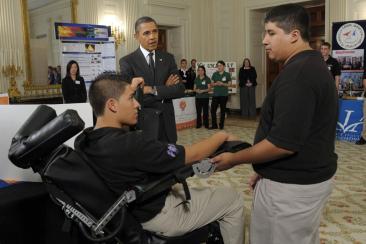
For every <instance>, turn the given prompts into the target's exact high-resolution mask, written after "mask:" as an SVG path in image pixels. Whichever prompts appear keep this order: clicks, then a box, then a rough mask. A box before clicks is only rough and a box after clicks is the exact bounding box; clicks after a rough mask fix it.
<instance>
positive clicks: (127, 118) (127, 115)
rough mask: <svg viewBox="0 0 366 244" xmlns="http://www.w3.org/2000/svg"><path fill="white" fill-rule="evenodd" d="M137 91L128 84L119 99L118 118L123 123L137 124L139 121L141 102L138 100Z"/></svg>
mask: <svg viewBox="0 0 366 244" xmlns="http://www.w3.org/2000/svg"><path fill="white" fill-rule="evenodd" d="M134 95H135V91H134V89H132V88H131V86H130V85H127V86H126V88H125V90H124V92H123V93H122V95H121V96H120V97H119V99H118V101H117V104H116V106H117V119H118V122H119V123H120V124H121V125H135V124H136V123H137V116H138V109H139V107H140V104H139V103H138V102H137V101H136V99H135V97H134Z"/></svg>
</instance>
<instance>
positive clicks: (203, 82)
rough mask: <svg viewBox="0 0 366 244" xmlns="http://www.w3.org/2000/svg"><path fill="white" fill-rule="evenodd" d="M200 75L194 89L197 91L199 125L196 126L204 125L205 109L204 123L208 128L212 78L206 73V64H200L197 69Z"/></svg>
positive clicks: (195, 81)
mask: <svg viewBox="0 0 366 244" xmlns="http://www.w3.org/2000/svg"><path fill="white" fill-rule="evenodd" d="M197 73H198V76H197V77H196V79H195V80H194V91H195V92H196V110H197V125H196V128H201V126H202V110H203V125H204V126H205V128H206V129H208V102H209V97H210V96H209V94H208V92H209V90H210V87H209V86H210V84H211V80H210V78H209V77H207V75H206V69H205V67H204V66H199V67H198V69H197Z"/></svg>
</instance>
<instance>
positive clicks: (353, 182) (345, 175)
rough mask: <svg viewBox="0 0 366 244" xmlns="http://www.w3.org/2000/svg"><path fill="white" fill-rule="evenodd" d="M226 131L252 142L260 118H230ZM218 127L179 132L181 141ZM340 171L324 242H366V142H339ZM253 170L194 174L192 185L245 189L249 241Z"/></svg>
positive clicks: (188, 141) (323, 223)
mask: <svg viewBox="0 0 366 244" xmlns="http://www.w3.org/2000/svg"><path fill="white" fill-rule="evenodd" d="M225 124H226V125H225V130H226V131H227V132H229V133H232V134H234V135H236V136H237V137H239V138H240V139H241V140H244V141H247V142H250V143H252V142H253V137H254V133H255V129H256V126H257V122H256V121H248V120H241V119H239V118H235V117H234V118H228V119H227V122H226V123H225ZM216 131H217V130H214V131H212V130H207V129H205V128H200V129H195V128H192V129H186V130H183V131H180V132H179V133H178V138H179V139H178V143H179V144H183V145H184V144H192V143H194V142H196V141H198V140H200V139H201V138H207V137H209V136H210V135H211V134H213V133H214V132H216ZM336 152H337V154H338V170H337V173H336V175H335V177H334V180H335V187H334V190H333V192H332V195H331V197H330V199H329V200H328V203H327V205H326V207H325V209H324V212H323V216H322V219H321V224H320V238H321V241H320V243H322V244H333V243H334V244H347V243H352V244H361V243H366V145H362V146H360V145H355V144H353V143H350V142H345V141H336ZM252 173H253V171H252V167H251V166H250V165H240V166H237V167H235V168H233V169H230V170H227V171H224V172H218V173H215V174H214V175H212V176H210V177H209V178H207V179H199V178H197V177H193V178H190V179H189V184H190V185H191V186H202V187H204V186H223V185H225V186H230V187H233V188H235V189H237V190H238V191H239V192H242V193H243V195H244V202H245V243H249V242H248V240H249V238H248V236H249V235H248V233H249V223H250V221H249V219H250V210H251V202H252V193H251V191H250V190H249V187H248V185H247V179H248V178H249V176H250V175H251V174H252Z"/></svg>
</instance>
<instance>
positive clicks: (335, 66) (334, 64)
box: [325, 56, 341, 79]
mask: <svg viewBox="0 0 366 244" xmlns="http://www.w3.org/2000/svg"><path fill="white" fill-rule="evenodd" d="M325 63H326V64H327V66H328V70H329V71H330V73H331V74H332V76H333V79H335V77H336V76H337V75H341V66H340V65H339V63H338V61H337V59H335V58H333V57H332V56H329V58H328V59H327V61H325Z"/></svg>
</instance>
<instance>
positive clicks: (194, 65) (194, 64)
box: [191, 60, 197, 68]
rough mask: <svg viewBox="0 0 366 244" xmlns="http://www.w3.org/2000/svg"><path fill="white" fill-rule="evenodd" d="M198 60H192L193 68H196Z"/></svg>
mask: <svg viewBox="0 0 366 244" xmlns="http://www.w3.org/2000/svg"><path fill="white" fill-rule="evenodd" d="M196 62H197V61H196V60H192V61H191V66H192V67H193V68H196Z"/></svg>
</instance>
